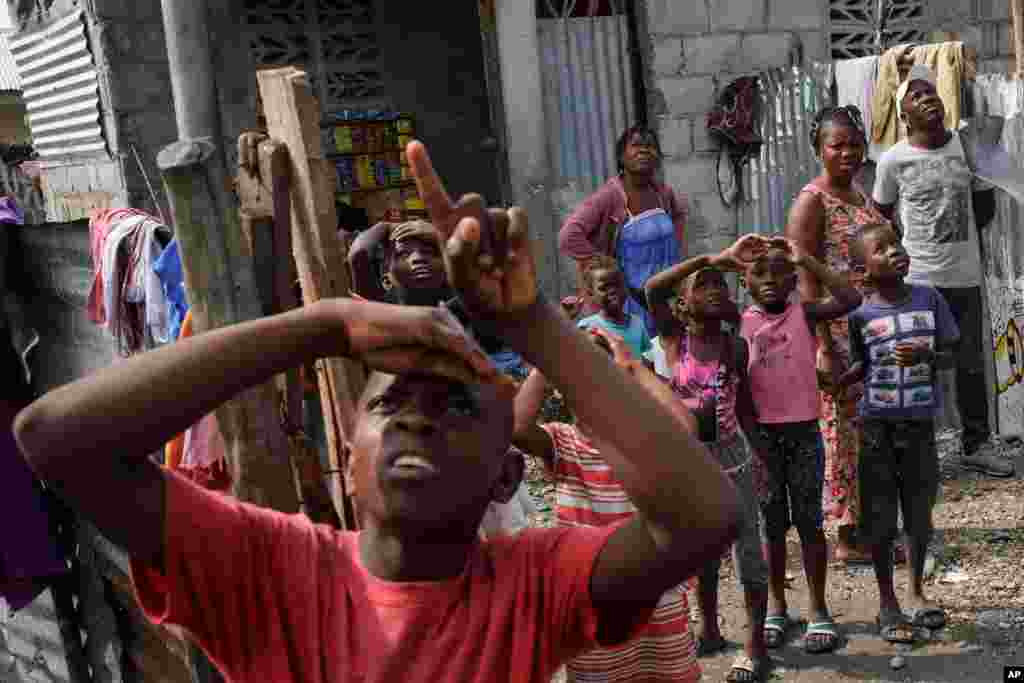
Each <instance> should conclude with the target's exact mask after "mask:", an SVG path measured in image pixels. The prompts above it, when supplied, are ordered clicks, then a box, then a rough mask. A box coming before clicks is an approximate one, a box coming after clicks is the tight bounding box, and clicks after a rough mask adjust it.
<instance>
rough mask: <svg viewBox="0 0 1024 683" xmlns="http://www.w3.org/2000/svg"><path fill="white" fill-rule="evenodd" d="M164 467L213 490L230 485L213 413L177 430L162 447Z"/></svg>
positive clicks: (188, 322)
mask: <svg viewBox="0 0 1024 683" xmlns="http://www.w3.org/2000/svg"><path fill="white" fill-rule="evenodd" d="M192 332H193V331H192V311H191V310H189V311H188V312H187V313H186V314H185V319H184V321H183V322H182V325H181V334H180V335H179V336H178V339H186V338H188V337H191V336H192ZM164 467H166V468H167V469H169V470H174V471H176V472H179V473H180V474H182V475H184V476H186V477H188V478H189V479H191V480H192V481H194V482H195V483H197V484H199V485H200V486H204V487H205V488H208V489H212V490H215V491H227V490H228V489H230V488H231V472H230V470H229V469H228V461H227V449H226V448H225V446H224V439H223V437H222V436H221V433H220V426H219V425H218V424H217V417H216V415H215V414H214V413H210V414H209V415H207V416H205V417H203V418H202V419H201V420H199V422H197V423H196V424H194V425H192V426H191V427H189V429H188V430H186V431H185V433H183V434H179V435H178V436H176V437H174V438H173V439H172V440H171V441H169V442H167V445H166V446H165V447H164Z"/></svg>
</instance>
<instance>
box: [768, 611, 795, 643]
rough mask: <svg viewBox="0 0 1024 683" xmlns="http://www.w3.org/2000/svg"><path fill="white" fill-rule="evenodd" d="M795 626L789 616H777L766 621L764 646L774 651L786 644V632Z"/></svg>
mask: <svg viewBox="0 0 1024 683" xmlns="http://www.w3.org/2000/svg"><path fill="white" fill-rule="evenodd" d="M792 626H793V620H792V619H790V618H789V615H788V614H776V615H774V616H771V617H767V618H765V620H764V644H765V646H767V647H768V648H770V649H772V650H774V649H776V648H780V647H782V646H783V644H784V643H785V642H786V632H787V631H789V629H790V628H791V627H792Z"/></svg>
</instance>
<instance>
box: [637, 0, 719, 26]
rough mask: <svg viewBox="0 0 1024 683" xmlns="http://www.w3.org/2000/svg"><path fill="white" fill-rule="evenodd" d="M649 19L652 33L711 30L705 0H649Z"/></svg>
mask: <svg viewBox="0 0 1024 683" xmlns="http://www.w3.org/2000/svg"><path fill="white" fill-rule="evenodd" d="M647 19H648V22H649V24H650V30H651V33H652V34H658V33H702V32H704V31H710V30H711V24H710V21H709V18H708V12H707V7H706V6H705V4H704V0H685V1H683V2H680V0H648V2H647Z"/></svg>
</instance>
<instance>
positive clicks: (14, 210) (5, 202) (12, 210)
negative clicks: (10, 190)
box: [0, 195, 25, 225]
mask: <svg viewBox="0 0 1024 683" xmlns="http://www.w3.org/2000/svg"><path fill="white" fill-rule="evenodd" d="M0 224H3V225H25V212H24V211H22V210H21V207H20V206H18V202H16V201H14V197H11V196H10V195H3V196H0Z"/></svg>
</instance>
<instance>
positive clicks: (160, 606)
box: [132, 473, 653, 683]
mask: <svg viewBox="0 0 1024 683" xmlns="http://www.w3.org/2000/svg"><path fill="white" fill-rule="evenodd" d="M165 478H166V481H167V508H166V509H167V517H166V518H167V524H166V530H165V533H166V539H165V553H164V555H165V557H164V565H165V570H164V572H163V573H161V572H159V571H157V570H154V569H152V568H149V567H147V566H145V565H142V564H139V563H136V562H133V563H132V576H133V580H134V582H135V589H136V595H137V597H138V600H139V603H140V605H141V606H142V608H143V610H144V611H145V613H146V615H147V616H148V617H149V618H150V619H151V620H153V621H154V622H156V623H169V624H177V625H179V626H182V627H184V628H185V629H186V630H187V631H188V632H189V633H190V634H191V635H192V636H193V637H194V638H195V640H196V641H197V642H198V644H199V645H200V646H201V647H202V648H203V650H204V651H206V653H207V654H208V655H209V657H210V659H211V660H212V661H213V662H214V663H215V664H216V665H217V667H218V668H219V669H220V670H221V671H222V673H223V674H224V675H225V677H226V678H227V680H228V681H234V682H236V683H240V682H242V681H246V682H248V681H268V682H270V681H273V683H289V682H296V683H298V682H302V683H343V682H352V683H394V682H395V681H402V682H403V683H418V682H422V683H448V682H451V683H456V682H458V683H467V682H473V681H479V682H480V683H483V682H485V681H486V682H488V683H493V682H495V681H517V682H519V681H522V682H523V683H526V682H528V681H529V682H536V683H541V682H543V683H548V681H549V680H550V679H551V676H552V674H554V672H555V671H556V670H557V669H558V667H559V666H560V665H561V664H562V663H563V662H565V661H567V660H568V659H570V658H571V657H572V656H574V655H576V654H578V653H580V652H581V651H583V650H585V649H589V648H591V647H593V646H594V645H595V644H596V643H595V634H596V633H597V628H598V614H597V612H596V610H595V609H594V608H593V606H592V604H591V601H590V574H591V571H592V569H593V567H594V563H595V560H596V558H597V556H598V554H599V552H600V551H601V549H602V548H603V547H604V544H605V542H606V541H607V539H608V537H609V536H610V535H611V534H612V533H613V532H614V531H615V530H616V529H617V528H618V525H613V526H610V527H603V528H599V529H591V528H579V529H530V530H527V531H524V532H522V533H520V534H518V535H516V536H510V537H499V538H494V539H491V540H488V541H486V542H481V543H480V544H479V545H478V546H477V547H476V549H475V551H474V552H473V553H472V554H471V556H470V558H469V560H468V561H467V563H466V567H465V569H464V571H463V573H462V575H461V576H459V577H457V578H454V579H450V580H446V581H438V582H424V583H395V582H389V581H384V580H381V579H378V578H376V577H374V576H372V575H370V574H369V573H368V572H367V570H366V569H365V568H364V567H363V566H362V563H361V561H360V555H359V549H358V539H359V535H358V534H357V533H352V532H338V531H335V530H333V529H331V528H329V527H326V526H322V525H320V526H318V525H314V524H313V523H312V522H310V521H309V520H308V519H307V518H305V517H304V516H302V515H285V514H281V513H278V512H274V511H271V510H267V509H263V508H258V507H255V506H252V505H247V504H244V503H240V502H238V501H236V500H234V499H232V498H229V497H228V496H225V495H222V494H218V493H214V492H211V491H205V490H203V489H201V488H199V487H198V486H196V485H194V484H192V483H190V482H188V481H186V480H185V479H184V478H182V477H181V476H179V475H176V474H174V473H166V474H165ZM652 607H653V606H652ZM639 611H640V612H642V613H641V614H637V615H636V617H637V625H640V624H643V623H644V622H645V621H647V620H648V619H649V618H650V615H651V611H650V610H646V611H645V610H639Z"/></svg>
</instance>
